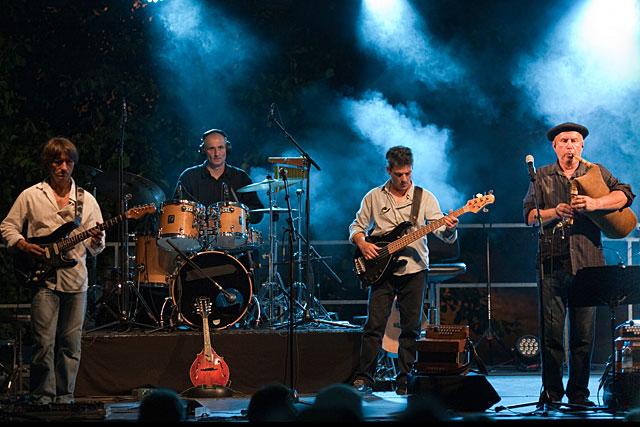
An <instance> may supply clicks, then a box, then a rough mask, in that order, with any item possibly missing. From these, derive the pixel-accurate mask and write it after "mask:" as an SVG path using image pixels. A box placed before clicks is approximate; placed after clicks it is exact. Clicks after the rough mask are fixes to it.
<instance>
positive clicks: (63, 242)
mask: <svg viewBox="0 0 640 427" xmlns="http://www.w3.org/2000/svg"><path fill="white" fill-rule="evenodd" d="M155 211H156V206H155V205H154V204H152V203H151V204H148V205H142V206H136V207H134V208H131V209H129V210H128V211H127V212H125V213H123V214H121V215H118V216H116V217H113V218H111V219H109V220H107V221H105V222H103V223H102V224H99V225H96V226H95V227H93V228H91V229H89V230H86V231H83V232H82V233H78V234H76V235H73V236H71V237H69V234H71V232H72V231H73V230H74V229H75V228H76V224H75V222H67V223H66V224H63V225H61V226H60V227H58V228H57V229H56V230H55V231H54V232H52V233H51V234H49V235H47V236H40V237H31V238H29V239H27V242H29V243H35V244H36V245H38V246H40V247H42V248H43V249H44V251H45V252H44V255H43V256H40V257H33V256H31V255H29V254H26V253H24V252H18V253H16V254H15V255H14V269H15V272H16V277H18V280H19V281H20V282H22V284H24V285H34V286H35V285H39V284H40V283H42V282H43V281H44V280H46V279H48V278H50V277H53V276H54V275H55V273H56V270H57V269H59V268H70V267H73V266H75V265H76V264H77V263H78V260H77V259H73V258H67V257H66V252H67V251H68V250H69V249H71V248H73V247H74V246H75V245H77V244H78V243H80V242H82V241H83V240H85V239H87V238H88V237H89V236H90V235H91V234H90V233H91V232H93V231H94V230H95V231H97V230H102V231H104V230H106V229H107V228H109V227H112V226H114V225H116V224H118V223H119V222H121V221H122V220H124V219H125V218H133V219H138V218H140V217H142V216H143V215H145V214H148V213H154V212H155Z"/></svg>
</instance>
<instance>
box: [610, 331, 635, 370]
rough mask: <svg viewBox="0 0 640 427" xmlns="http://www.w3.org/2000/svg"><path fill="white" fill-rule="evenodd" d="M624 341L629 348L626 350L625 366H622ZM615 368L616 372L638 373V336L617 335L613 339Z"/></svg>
mask: <svg viewBox="0 0 640 427" xmlns="http://www.w3.org/2000/svg"><path fill="white" fill-rule="evenodd" d="M625 343H627V345H628V347H629V348H630V350H628V351H629V352H628V354H627V357H626V363H624V365H625V366H623V362H625V360H623V355H622V352H623V348H624V347H625ZM614 344H615V349H616V354H615V361H616V364H615V369H616V373H627V374H628V373H632V372H639V373H640V337H638V338H623V337H618V338H616V340H615V343H614Z"/></svg>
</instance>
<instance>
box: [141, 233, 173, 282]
mask: <svg viewBox="0 0 640 427" xmlns="http://www.w3.org/2000/svg"><path fill="white" fill-rule="evenodd" d="M177 256H178V253H177V252H176V251H165V250H163V249H161V248H159V247H158V245H157V238H156V236H152V235H143V234H140V235H136V260H135V270H134V271H135V279H136V280H137V281H138V283H139V284H140V286H146V287H153V288H168V287H169V286H171V282H172V281H173V274H172V273H173V272H174V270H175V268H176V258H177Z"/></svg>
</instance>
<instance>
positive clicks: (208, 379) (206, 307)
mask: <svg viewBox="0 0 640 427" xmlns="http://www.w3.org/2000/svg"><path fill="white" fill-rule="evenodd" d="M195 305H196V310H197V312H198V314H199V315H200V316H201V317H202V333H203V335H204V348H203V349H202V351H201V352H200V353H198V355H197V356H196V360H194V361H193V363H192V364H191V369H190V370H189V376H190V377H191V383H192V384H193V385H194V387H197V386H201V385H203V386H209V387H212V386H215V385H220V386H226V385H227V383H228V382H229V367H228V366H227V364H226V362H225V361H224V359H223V358H222V357H220V356H218V355H217V354H216V352H215V351H214V350H213V348H211V335H210V334H209V321H208V320H207V318H208V317H209V314H210V313H211V300H210V299H209V297H203V296H201V297H198V300H197V301H196V304H195Z"/></svg>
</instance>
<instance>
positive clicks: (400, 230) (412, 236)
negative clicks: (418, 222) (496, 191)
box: [353, 192, 495, 289]
mask: <svg viewBox="0 0 640 427" xmlns="http://www.w3.org/2000/svg"><path fill="white" fill-rule="evenodd" d="M494 201H495V196H494V195H493V194H492V193H491V192H490V193H489V194H487V195H485V196H478V197H476V198H475V199H472V200H469V201H468V202H467V204H466V205H464V206H463V207H461V208H460V209H457V210H455V211H453V212H452V213H451V214H450V215H452V216H454V217H459V216H460V215H462V214H463V213H466V212H474V213H475V212H478V211H479V210H480V209H482V208H484V207H485V206H486V205H488V204H490V203H493V202H494ZM443 225H444V217H442V218H440V219H438V220H436V221H433V222H430V223H429V224H427V225H425V226H424V227H420V228H419V229H417V230H415V231H413V232H411V233H409V234H405V232H406V231H407V229H408V228H410V227H411V226H412V224H411V222H409V221H405V222H403V223H402V224H399V225H398V226H396V228H394V229H393V230H392V231H390V232H389V233H387V234H384V235H382V236H375V237H374V236H367V237H366V240H367V241H368V242H371V243H374V244H375V245H376V246H378V247H380V248H381V249H380V250H379V251H378V256H377V257H375V258H373V259H365V257H364V255H362V252H360V249H356V252H355V254H354V257H353V264H354V271H355V272H356V275H357V276H358V278H359V279H360V283H361V284H362V289H367V288H368V287H369V286H372V285H375V284H377V283H379V282H380V281H382V279H383V278H384V276H385V274H387V272H388V271H389V270H390V268H389V267H390V266H391V265H392V264H393V263H395V261H396V260H397V258H398V255H399V251H400V250H401V249H403V248H404V247H405V246H407V245H409V244H411V243H413V242H415V241H416V240H418V239H419V238H421V237H424V236H426V235H427V234H429V233H431V232H432V231H434V230H435V229H437V228H440V227H442V226H443Z"/></svg>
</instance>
